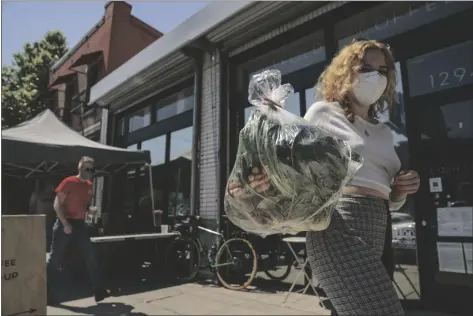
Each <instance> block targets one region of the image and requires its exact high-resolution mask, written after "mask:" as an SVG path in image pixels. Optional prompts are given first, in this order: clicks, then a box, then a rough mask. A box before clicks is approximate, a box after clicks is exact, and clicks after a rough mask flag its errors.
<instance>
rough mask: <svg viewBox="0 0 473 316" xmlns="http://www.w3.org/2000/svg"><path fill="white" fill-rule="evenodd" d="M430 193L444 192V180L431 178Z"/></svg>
mask: <svg viewBox="0 0 473 316" xmlns="http://www.w3.org/2000/svg"><path fill="white" fill-rule="evenodd" d="M429 187H430V193H437V192H442V191H443V188H442V178H429Z"/></svg>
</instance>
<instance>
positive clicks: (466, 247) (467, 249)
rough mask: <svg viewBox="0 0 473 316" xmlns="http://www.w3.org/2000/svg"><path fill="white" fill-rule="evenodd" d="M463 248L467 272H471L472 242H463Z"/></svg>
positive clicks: (472, 270)
mask: <svg viewBox="0 0 473 316" xmlns="http://www.w3.org/2000/svg"><path fill="white" fill-rule="evenodd" d="M463 249H464V250H465V258H466V269H467V271H468V274H473V244H467V243H463Z"/></svg>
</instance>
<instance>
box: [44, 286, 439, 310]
mask: <svg viewBox="0 0 473 316" xmlns="http://www.w3.org/2000/svg"><path fill="white" fill-rule="evenodd" d="M284 295H285V293H284V292H276V293H269V292H261V291H258V290H256V289H250V290H248V291H231V290H227V289H224V288H220V287H214V286H210V285H200V284H183V285H178V286H172V287H167V288H161V289H158V290H151V291H147V292H142V293H138V294H130V295H122V296H117V297H110V298H108V299H106V300H105V301H103V302H101V303H99V304H95V302H94V300H93V299H92V298H86V299H80V300H75V301H70V302H67V303H63V304H62V305H60V306H59V307H48V315H110V316H111V315H130V316H146V315H330V312H329V311H328V310H326V309H323V308H321V307H319V305H318V304H319V301H318V299H317V297H316V296H313V295H302V294H296V293H294V294H291V295H290V296H289V299H288V301H287V302H286V304H285V306H282V301H283V299H284ZM422 315H429V316H448V315H445V314H440V313H433V312H427V311H425V312H424V311H422V312H420V311H406V316H422Z"/></svg>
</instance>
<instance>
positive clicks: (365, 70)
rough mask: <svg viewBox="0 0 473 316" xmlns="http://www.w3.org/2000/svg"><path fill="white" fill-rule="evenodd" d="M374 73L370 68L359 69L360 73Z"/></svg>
mask: <svg viewBox="0 0 473 316" xmlns="http://www.w3.org/2000/svg"><path fill="white" fill-rule="evenodd" d="M372 71H374V70H373V68H370V67H361V68H360V73H367V72H372Z"/></svg>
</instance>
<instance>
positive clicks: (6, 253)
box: [2, 215, 46, 315]
mask: <svg viewBox="0 0 473 316" xmlns="http://www.w3.org/2000/svg"><path fill="white" fill-rule="evenodd" d="M45 230H46V216H44V215H2V315H23V314H25V315H46V231H45Z"/></svg>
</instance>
